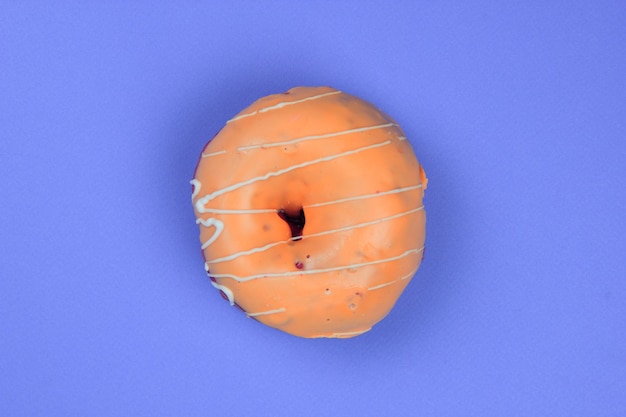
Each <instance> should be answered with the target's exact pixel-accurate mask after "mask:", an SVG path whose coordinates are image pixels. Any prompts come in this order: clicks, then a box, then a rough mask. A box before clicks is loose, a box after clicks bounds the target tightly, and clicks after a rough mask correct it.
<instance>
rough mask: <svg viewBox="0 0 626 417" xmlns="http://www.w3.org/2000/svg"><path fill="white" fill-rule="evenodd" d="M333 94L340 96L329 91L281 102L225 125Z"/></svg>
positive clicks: (239, 117)
mask: <svg viewBox="0 0 626 417" xmlns="http://www.w3.org/2000/svg"><path fill="white" fill-rule="evenodd" d="M334 94H341V91H330V92H328V93H323V94H318V95H316V96H311V97H305V98H303V99H300V100H294V101H283V102H280V103H278V104H275V105H273V106H269V107H264V108H262V109H259V110H255V111H253V112H251V113H246V114H240V115H239V116H235V117H233V118H232V119H230V120H229V121H227V122H226V123H227V124H228V123H232V122H234V121H236V120H240V119H243V118H244V117H249V116H254V115H255V114H258V113H265V112H267V111H270V110H275V109H280V108H282V107H285V106H291V105H293V104H298V103H303V102H305V101H310V100H317V99H318V98H322V97H326V96H332V95H334Z"/></svg>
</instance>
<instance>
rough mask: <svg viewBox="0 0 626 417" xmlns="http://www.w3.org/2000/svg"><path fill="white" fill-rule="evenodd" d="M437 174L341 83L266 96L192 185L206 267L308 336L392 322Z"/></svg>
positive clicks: (216, 148)
mask: <svg viewBox="0 0 626 417" xmlns="http://www.w3.org/2000/svg"><path fill="white" fill-rule="evenodd" d="M426 184H427V179H426V175H425V173H424V170H423V169H422V167H421V165H420V164H419V162H418V161H417V159H416V157H415V154H414V152H413V149H412V147H411V145H410V143H409V142H408V141H407V140H406V137H405V134H404V132H403V131H402V129H401V128H400V127H399V126H398V125H397V124H396V122H395V121H394V120H393V119H391V118H390V117H389V116H387V115H386V114H385V113H383V112H381V111H380V110H378V109H377V108H376V107H374V106H373V105H371V104H369V103H368V102H366V101H363V100H361V99H359V98H357V97H354V96H351V95H349V94H346V93H343V92H341V91H338V90H335V89H333V88H330V87H298V88H294V89H292V90H289V91H288V92H287V93H284V94H276V95H271V96H268V97H264V98H261V99H259V100H257V101H256V102H254V103H253V104H252V105H251V106H249V107H248V108H246V109H245V110H243V111H242V112H241V113H239V114H238V115H236V116H235V117H233V118H232V119H230V120H229V121H228V122H227V123H226V126H224V128H222V130H221V131H220V132H219V133H218V134H217V135H216V136H215V137H214V138H213V139H212V140H211V141H210V142H209V143H208V144H207V145H206V147H205V148H204V149H203V151H202V154H201V156H200V161H199V163H198V166H197V168H196V172H195V175H194V179H193V180H192V181H191V185H192V202H193V206H194V209H195V214H196V218H197V223H198V225H199V227H200V241H201V248H202V252H203V255H204V260H205V269H206V271H207V273H208V274H209V276H210V278H211V282H212V283H213V286H214V287H215V288H217V289H218V290H219V291H220V293H221V294H222V296H223V297H224V298H225V299H226V300H228V301H229V302H230V304H231V305H233V306H237V307H239V308H240V309H241V310H243V311H244V312H245V314H246V315H247V316H248V317H251V318H254V319H256V320H258V321H260V322H262V323H264V324H266V325H268V326H271V327H275V328H277V329H280V330H283V331H285V332H287V333H290V334H293V335H296V336H301V337H344V338H345V337H352V336H356V335H359V334H362V333H365V332H367V331H368V330H370V329H371V327H372V326H373V325H374V324H375V323H377V322H379V321H380V320H381V319H383V318H384V317H385V316H386V315H387V314H388V313H389V311H390V310H391V308H392V307H393V305H394V304H395V302H396V300H397V299H398V297H399V296H400V294H401V293H402V291H403V290H404V288H405V287H406V286H407V284H408V283H409V281H410V280H411V278H412V277H413V275H414V274H415V272H416V271H417V269H418V267H419V265H420V262H421V260H422V257H423V252H424V239H425V223H426V214H425V211H424V206H423V204H422V198H423V195H424V190H425V188H426Z"/></svg>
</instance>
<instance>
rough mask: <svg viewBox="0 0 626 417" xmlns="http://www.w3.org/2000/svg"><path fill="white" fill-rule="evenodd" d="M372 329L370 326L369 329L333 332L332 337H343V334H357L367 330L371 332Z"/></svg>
mask: <svg viewBox="0 0 626 417" xmlns="http://www.w3.org/2000/svg"><path fill="white" fill-rule="evenodd" d="M370 330H372V328H371V327H370V328H369V329H366V330H359V331H358V332H340V333H333V334H332V336H330V337H342V336H356V335H358V334H363V333H365V332H369V331H370Z"/></svg>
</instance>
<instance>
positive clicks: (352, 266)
mask: <svg viewBox="0 0 626 417" xmlns="http://www.w3.org/2000/svg"><path fill="white" fill-rule="evenodd" d="M423 250H424V247H423V246H422V247H421V248H415V249H409V250H407V251H405V252H404V253H402V254H400V255H396V256H392V257H389V258H384V259H377V260H375V261H369V262H361V263H354V264H350V265H342V266H335V267H331V268H319V269H309V270H300V271H295V272H292V271H290V272H280V273H271V272H270V273H265V274H257V275H249V276H247V277H239V276H237V275H233V274H211V276H212V277H214V278H230V279H234V280H235V281H238V282H246V281H252V280H253V279H258V278H278V277H291V276H298V275H312V274H320V273H324V272H333V271H342V270H346V269H355V268H361V267H365V266H370V265H377V264H381V263H385V262H391V261H397V260H400V259H402V258H405V257H407V256H409V255H412V254H417V253H420V252H421V251H423Z"/></svg>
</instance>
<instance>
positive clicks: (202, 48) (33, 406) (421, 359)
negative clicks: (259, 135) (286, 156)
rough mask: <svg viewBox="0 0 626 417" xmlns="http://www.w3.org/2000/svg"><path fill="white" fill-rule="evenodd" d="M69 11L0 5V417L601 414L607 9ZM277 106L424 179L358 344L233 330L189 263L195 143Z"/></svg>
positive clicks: (616, 215)
mask: <svg viewBox="0 0 626 417" xmlns="http://www.w3.org/2000/svg"><path fill="white" fill-rule="evenodd" d="M88 3H90V2H54V3H51V2H48V3H46V2H17V1H15V2H11V1H5V2H2V4H0V195H1V196H2V201H1V203H0V210H1V212H0V213H1V215H0V236H1V237H0V415H2V416H3V417H9V416H38V415H40V416H61V415H62V416H69V415H91V416H96V415H102V416H144V415H145V416H159V415H167V416H171V415H185V416H195V415H202V416H247V415H250V416H270V415H271V416H324V415H337V416H352V415H354V416H381V415H394V416H395V415H399V416H408V415H415V416H462V415H475V416H483V417H484V416H532V415H546V416H596V417H603V416H625V415H626V395H624V393H626V214H625V213H626V197H625V195H626V180H625V176H626V82H625V81H624V74H626V53H625V51H626V49H625V46H624V45H626V25H625V24H624V22H626V6H625V5H624V2H620V1H613V2H611V1H599V2H583V1H572V2H547V3H549V4H544V3H545V2H526V3H520V4H518V5H515V6H514V5H510V4H505V3H507V2H497V1H492V2H487V1H483V2H480V1H478V2H461V1H457V2H413V3H410V2H408V1H407V2H388V3H383V2H357V1H345V2H330V1H327V2H307V3H306V4H305V3H304V2H286V1H285V2H264V4H260V2H259V3H256V2H238V1H224V2H221V3H220V4H218V5H211V3H212V2H205V3H206V4H204V5H203V4H202V2H186V3H185V2H157V4H154V2H140V1H136V2H128V3H125V2H102V3H103V4H88ZM91 3H93V2H91ZM213 3H217V2H213ZM297 85H331V86H333V87H336V88H339V89H342V90H344V91H346V92H348V93H351V94H354V95H357V96H360V97H362V98H364V99H366V100H369V101H371V102H373V103H375V104H376V105H378V106H380V107H381V108H382V109H383V110H385V111H386V112H387V113H389V114H391V115H392V116H393V117H394V118H395V119H396V120H398V122H399V123H400V124H401V125H402V126H403V128H404V130H405V131H406V132H407V135H408V136H409V139H410V140H411V142H412V143H413V145H414V147H415V150H416V153H417V155H418V157H419V158H420V160H421V161H422V163H423V164H424V165H425V167H426V171H427V173H428V176H429V179H430V183H429V187H428V190H427V192H426V199H425V204H426V208H427V213H428V235H427V248H428V249H427V253H426V258H425V260H424V263H423V264H422V267H421V269H420V270H419V271H418V273H417V275H416V277H415V278H414V280H413V281H412V282H411V284H410V285H409V287H408V289H407V290H406V292H405V293H404V294H403V296H402V297H401V299H400V301H399V302H398V304H397V305H396V308H395V309H394V310H393V311H392V313H391V314H390V315H389V316H388V317H387V318H386V319H385V320H384V321H383V322H381V323H380V324H378V325H377V326H376V327H375V328H374V329H373V331H371V332H370V333H368V334H366V335H363V336H360V337H358V338H355V339H350V340H305V339H298V338H295V337H292V336H289V335H287V334H283V333H280V332H278V331H275V330H272V329H270V328H267V327H265V326H262V325H260V324H258V323H256V322H254V321H253V320H249V319H246V318H245V316H244V315H243V314H241V313H239V312H237V311H236V310H234V309H233V308H231V307H229V305H228V304H227V303H225V302H224V301H222V300H221V298H220V296H219V294H218V293H217V291H215V290H214V289H213V288H212V287H211V284H210V282H209V280H208V279H207V278H206V276H205V273H204V269H203V265H202V259H201V256H200V252H199V250H200V249H199V242H198V231H197V228H196V225H195V223H194V215H193V212H192V207H191V204H190V186H189V180H190V179H191V176H192V174H193V170H194V168H195V164H196V161H197V158H198V155H199V153H200V151H201V149H202V147H203V145H204V144H205V143H206V141H207V140H208V139H210V138H211V137H212V135H213V134H214V133H215V132H216V131H217V130H218V129H219V128H220V127H221V126H222V125H223V123H224V122H225V121H226V120H227V119H228V118H230V117H232V116H233V115H234V114H235V113H237V112H238V111H239V110H241V109H242V108H244V107H245V106H247V105H248V104H250V102H252V101H253V100H255V99H256V98H258V97H261V96H263V95H266V94H270V93H277V92H282V91H285V90H287V89H288V88H290V87H293V86H297Z"/></svg>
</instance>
